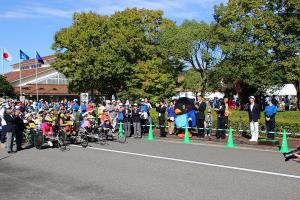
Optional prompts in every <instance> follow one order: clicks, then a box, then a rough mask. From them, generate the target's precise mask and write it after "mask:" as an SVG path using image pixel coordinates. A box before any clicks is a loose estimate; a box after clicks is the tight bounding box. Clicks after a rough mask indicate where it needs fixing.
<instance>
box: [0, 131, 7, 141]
mask: <svg viewBox="0 0 300 200" xmlns="http://www.w3.org/2000/svg"><path fill="white" fill-rule="evenodd" d="M5 136H6V133H5V132H3V131H1V132H0V137H1V138H0V139H1V143H5Z"/></svg>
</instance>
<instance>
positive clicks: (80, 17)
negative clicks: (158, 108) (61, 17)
mask: <svg viewBox="0 0 300 200" xmlns="http://www.w3.org/2000/svg"><path fill="white" fill-rule="evenodd" d="M169 24H173V22H172V21H170V20H168V19H166V18H163V13H162V12H161V11H154V10H146V9H136V8H134V9H126V10H124V11H121V12H116V13H115V14H113V15H111V16H101V15H97V14H95V13H75V14H74V17H73V24H72V26H71V27H68V28H64V29H61V30H60V31H58V32H57V33H56V35H55V39H54V43H53V46H52V48H53V49H54V50H55V51H56V56H57V59H56V61H55V63H54V64H53V66H54V67H55V68H56V69H57V70H58V71H60V72H62V73H63V74H65V75H66V77H67V78H68V79H69V80H70V89H73V91H75V92H82V91H90V90H93V89H95V90H97V91H99V92H100V93H101V94H104V95H107V96H108V97H110V96H111V95H112V94H117V93H120V94H124V93H122V91H129V90H131V91H133V90H134V88H131V87H136V84H133V83H131V80H132V79H133V77H135V78H136V77H139V76H138V75H137V73H139V71H138V69H139V67H140V66H139V65H140V63H148V62H149V61H151V60H155V59H156V58H157V59H162V60H165V59H164V54H163V49H162V48H161V47H160V45H159V44H160V34H161V33H160V32H161V29H162V27H166V26H168V25H169ZM160 63H164V62H160ZM155 66H156V67H157V68H163V67H164V66H157V65H155ZM151 67H152V66H151ZM149 69H150V68H149ZM151 70H152V71H153V73H155V72H156V70H155V69H152V68H151ZM152 71H148V72H149V73H152ZM156 75H157V76H158V77H157V80H161V79H160V76H164V74H159V73H158V74H156ZM137 81H138V82H140V81H143V79H139V80H137ZM139 84H140V83H139ZM136 89H138V88H136ZM139 89H140V90H142V89H143V88H142V87H139ZM141 92H142V91H140V93H141Z"/></svg>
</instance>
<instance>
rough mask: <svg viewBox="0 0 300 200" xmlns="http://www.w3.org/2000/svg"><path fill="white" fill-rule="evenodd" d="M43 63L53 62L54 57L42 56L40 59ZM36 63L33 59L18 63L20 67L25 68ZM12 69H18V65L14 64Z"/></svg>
mask: <svg viewBox="0 0 300 200" xmlns="http://www.w3.org/2000/svg"><path fill="white" fill-rule="evenodd" d="M42 58H43V60H44V61H46V62H51V61H54V60H55V56H54V55H49V56H44V57H42ZM35 63H36V60H35V58H34V59H29V60H25V61H22V62H21V63H20V65H21V66H26V65H32V64H35ZM11 66H13V67H19V63H16V64H13V65H11Z"/></svg>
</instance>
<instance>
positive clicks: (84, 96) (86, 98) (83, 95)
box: [80, 93, 89, 102]
mask: <svg viewBox="0 0 300 200" xmlns="http://www.w3.org/2000/svg"><path fill="white" fill-rule="evenodd" d="M80 101H81V102H88V101H89V93H80Z"/></svg>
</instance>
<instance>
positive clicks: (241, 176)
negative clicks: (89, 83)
mask: <svg viewBox="0 0 300 200" xmlns="http://www.w3.org/2000/svg"><path fill="white" fill-rule="evenodd" d="M6 156H7V154H6V153H4V152H3V150H2V151H1V153H0V158H1V160H0V199H1V200H6V199H10V200H11V199H33V200H34V199H43V200H48V199H49V200H50V199H80V200H82V199H104V200H110V199H122V200H123V199H130V200H133V199H137V200H143V199H149V200H156V199H159V200H163V199H189V200H190V199H191V200H192V199H197V200H199V199H201V200H203V199H214V200H216V199H230V200H235V199H236V200H241V199H243V200H247V199H249V200H250V199H251V200H253V199H255V200H259V199H263V200H268V199H272V200H274V199H288V200H296V199H297V200H299V199H300V188H299V182H300V164H297V163H294V162H284V161H283V159H282V156H281V155H280V154H279V153H277V152H272V151H262V150H253V149H252V150H251V149H226V148H224V147H223V146H217V145H202V144H201V145H197V144H196V145H185V144H178V143H174V142H167V141H153V142H151V141H147V140H134V139H129V140H128V143H127V144H119V143H115V142H111V143H109V145H106V146H102V145H97V144H92V147H90V148H87V149H83V148H81V147H78V146H71V147H70V150H69V151H67V152H60V151H59V150H58V149H45V150H41V151H38V150H36V149H30V150H24V151H22V152H18V153H16V154H13V155H11V156H9V157H6Z"/></svg>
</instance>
